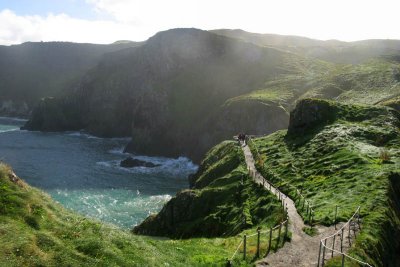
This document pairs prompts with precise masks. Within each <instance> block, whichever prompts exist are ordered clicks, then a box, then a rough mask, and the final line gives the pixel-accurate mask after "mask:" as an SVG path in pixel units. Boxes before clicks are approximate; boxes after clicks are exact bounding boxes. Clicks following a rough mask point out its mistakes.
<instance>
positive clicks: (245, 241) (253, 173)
mask: <svg viewBox="0 0 400 267" xmlns="http://www.w3.org/2000/svg"><path fill="white" fill-rule="evenodd" d="M248 174H249V176H250V177H252V178H253V180H254V181H255V182H256V183H257V184H260V185H263V187H265V188H266V189H268V190H269V191H271V192H272V193H273V194H275V195H276V196H277V197H278V199H279V200H280V202H281V205H282V207H283V210H284V212H285V215H286V220H285V221H283V222H281V223H280V224H278V225H276V226H275V227H273V228H270V229H269V230H266V231H260V229H258V230H257V232H256V233H254V234H251V235H244V236H243V240H242V241H241V242H240V243H239V245H238V247H237V249H236V250H235V252H234V253H233V254H232V256H231V257H230V258H228V259H227V266H232V263H233V261H234V259H235V257H236V255H237V254H238V252H239V250H240V248H241V247H242V251H243V260H245V259H246V257H247V247H248V245H249V241H250V240H249V238H252V237H255V236H257V242H256V245H255V246H256V253H255V258H259V257H260V247H261V245H262V244H261V243H262V242H261V235H263V236H268V237H269V241H268V243H267V247H268V248H267V251H266V254H265V255H268V254H269V252H270V250H271V246H272V236H273V231H275V230H277V229H278V235H277V237H276V245H275V249H277V248H278V247H279V244H280V242H284V240H285V239H287V236H288V224H289V217H288V212H287V205H285V198H286V195H285V194H283V193H282V192H281V191H280V190H279V189H278V188H277V187H276V186H275V185H273V184H272V183H271V182H269V181H268V180H266V179H265V178H264V177H263V176H262V175H260V174H259V173H258V172H257V171H256V170H255V171H254V170H251V169H250V168H249V169H248ZM282 227H284V229H285V232H284V233H283V238H281V235H282Z"/></svg>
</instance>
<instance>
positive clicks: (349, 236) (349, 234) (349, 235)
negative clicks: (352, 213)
mask: <svg viewBox="0 0 400 267" xmlns="http://www.w3.org/2000/svg"><path fill="white" fill-rule="evenodd" d="M348 238H349V247H351V233H350V222H349V233H348Z"/></svg>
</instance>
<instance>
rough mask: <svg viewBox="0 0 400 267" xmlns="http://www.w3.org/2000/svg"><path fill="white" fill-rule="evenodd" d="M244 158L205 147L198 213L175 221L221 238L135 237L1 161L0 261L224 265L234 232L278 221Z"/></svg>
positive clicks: (226, 148)
mask: <svg viewBox="0 0 400 267" xmlns="http://www.w3.org/2000/svg"><path fill="white" fill-rule="evenodd" d="M241 160H242V154H241V151H240V148H239V147H238V146H237V145H236V144H235V143H233V142H224V143H222V144H220V145H218V146H216V147H215V148H214V149H213V150H211V151H210V152H209V153H208V155H207V158H206V159H205V160H204V161H203V165H202V167H201V170H200V171H199V173H198V174H197V175H196V179H195V180H196V184H195V188H196V189H194V191H195V192H196V196H197V200H198V201H195V204H194V205H193V206H192V208H193V210H192V211H193V214H196V216H197V215H199V216H197V217H196V218H197V220H192V221H191V222H186V223H183V224H181V225H180V227H181V228H180V229H183V230H184V231H192V233H193V231H199V233H202V234H201V235H203V236H204V235H209V234H206V233H205V232H204V231H203V232H202V231H201V230H202V229H206V230H208V231H211V232H210V233H211V235H215V234H216V232H215V229H217V230H218V229H220V230H221V231H223V233H222V232H218V233H219V234H223V235H225V236H226V237H225V238H191V239H185V240H170V239H167V238H159V237H154V238H153V237H146V236H138V235H133V234H131V233H129V232H127V231H123V230H121V229H118V228H116V227H113V226H112V225H107V224H103V223H101V222H98V221H95V220H92V219H88V218H85V217H83V216H80V215H77V214H75V213H73V212H71V211H68V210H65V209H64V208H63V207H62V206H61V205H59V204H57V203H55V202H54V201H53V200H52V199H51V198H50V197H49V196H48V195H46V194H44V193H43V192H41V191H40V190H38V189H35V188H32V187H30V186H29V185H27V184H26V183H24V182H23V181H22V180H20V179H19V178H17V177H15V178H13V177H14V176H13V173H12V171H11V169H10V168H9V167H8V166H6V165H4V164H0V247H1V248H2V250H1V251H0V265H1V266H26V265H29V266H53V265H59V266H77V265H80V266H94V265H96V266H203V265H206V266H209V265H211V264H214V265H218V266H220V265H224V264H225V263H226V258H228V257H230V256H231V255H232V253H233V252H234V251H235V249H236V247H237V245H238V243H239V242H240V240H241V236H240V235H236V234H239V233H240V234H242V233H251V234H252V233H254V232H255V228H256V227H258V226H260V227H261V228H263V229H266V228H267V227H268V228H269V227H271V226H274V225H275V224H276V223H278V222H279V221H281V220H282V219H283V213H282V210H281V209H280V204H279V202H278V201H277V200H276V198H275V197H273V196H272V195H270V194H268V193H266V191H264V190H263V189H261V188H260V187H258V186H255V184H254V183H253V182H252V181H251V180H250V179H248V177H247V176H246V168H245V166H244V165H243V162H242V161H241ZM12 179H15V181H12ZM242 179H243V182H241V181H242ZM178 197H179V194H178ZM166 206H168V205H166ZM209 209H210V210H211V212H209V213H207V214H201V212H203V211H207V210H208V211H209ZM242 219H245V220H242ZM244 229H245V230H244ZM243 230H244V231H243ZM212 231H214V232H212ZM242 231H243V232H242ZM196 235H197V236H198V234H196ZM274 240H276V237H275V236H274ZM248 242H249V243H248V253H250V254H253V255H254V251H255V239H254V238H253V239H249V241H248ZM274 242H275V241H274ZM281 245H282V244H280V245H279V246H281ZM263 246H265V244H263ZM263 249H265V248H263ZM250 261H251V258H248V261H247V262H244V261H240V262H239V261H236V264H240V265H247V264H250Z"/></svg>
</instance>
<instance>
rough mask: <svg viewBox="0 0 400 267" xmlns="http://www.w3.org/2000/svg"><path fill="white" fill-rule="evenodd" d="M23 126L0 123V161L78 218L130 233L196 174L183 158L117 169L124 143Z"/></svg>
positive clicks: (18, 122) (17, 122)
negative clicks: (127, 229) (26, 129)
mask: <svg viewBox="0 0 400 267" xmlns="http://www.w3.org/2000/svg"><path fill="white" fill-rule="evenodd" d="M22 124H23V121H21V120H16V119H8V118H0V160H2V161H4V162H6V163H8V164H10V165H11V166H12V167H13V169H14V171H15V172H16V173H17V175H18V176H20V177H21V178H23V179H24V180H25V181H27V182H28V183H29V184H30V185H33V186H36V187H39V188H41V189H43V190H44V191H46V192H47V193H49V194H50V195H51V196H52V197H53V198H54V199H55V200H57V201H58V202H60V203H61V204H62V205H64V206H65V207H67V208H69V209H72V210H75V211H77V212H79V213H81V214H84V215H87V216H90V217H94V218H97V219H100V220H102V221H105V222H110V223H113V224H116V225H118V226H120V227H123V228H131V227H132V226H133V225H136V224H138V223H140V222H141V221H142V220H143V219H144V218H146V217H147V216H148V215H149V214H150V213H154V212H157V211H159V210H160V209H161V207H162V205H163V204H164V203H165V202H166V201H168V200H169V199H170V198H171V196H173V195H174V194H175V193H176V192H178V191H179V190H180V189H183V188H187V187H188V180H187V176H188V175H189V174H190V173H193V172H195V171H196V170H197V166H196V165H195V164H193V163H192V162H191V161H190V160H189V159H187V158H184V157H180V158H177V159H171V158H162V157H146V156H140V155H132V156H133V157H135V158H138V159H141V160H146V161H151V162H153V163H157V164H161V166H159V167H155V168H145V167H136V168H131V169H126V168H121V167H119V162H120V161H121V160H122V159H124V158H126V157H127V156H129V155H128V154H124V153H123V152H122V151H123V147H124V146H125V145H126V144H127V143H128V139H124V138H96V137H93V136H90V135H87V134H85V133H82V132H68V133H40V132H29V131H20V130H19V127H20V126H21V125H22Z"/></svg>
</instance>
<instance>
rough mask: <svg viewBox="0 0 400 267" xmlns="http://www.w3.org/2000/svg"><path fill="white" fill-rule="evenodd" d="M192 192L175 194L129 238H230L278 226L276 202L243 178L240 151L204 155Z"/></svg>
mask: <svg viewBox="0 0 400 267" xmlns="http://www.w3.org/2000/svg"><path fill="white" fill-rule="evenodd" d="M191 183H192V185H193V188H192V189H190V190H185V191H183V192H180V193H178V194H177V196H176V197H174V198H173V199H171V200H170V201H169V202H168V203H167V204H166V205H165V206H164V207H163V209H162V210H161V211H160V212H159V213H158V214H157V215H152V216H150V217H148V218H147V219H146V220H145V221H144V222H143V223H142V224H141V225H139V226H137V227H136V228H135V229H134V232H137V233H141V234H149V235H166V236H172V237H193V236H221V235H222V236H232V235H235V234H238V233H240V232H242V231H243V230H244V229H248V228H254V227H256V226H261V225H262V226H263V227H270V226H273V225H276V224H277V223H278V222H280V221H282V219H283V217H284V215H283V212H282V210H281V208H280V203H279V201H278V200H277V199H276V198H275V197H274V196H273V195H272V194H269V193H268V192H267V191H266V190H264V189H263V188H261V187H259V186H257V185H256V184H255V183H254V182H253V181H252V180H251V178H249V177H248V176H247V170H246V165H245V163H244V158H243V153H242V151H241V149H240V147H239V146H238V145H237V144H236V143H235V142H233V141H226V142H222V143H221V144H219V145H217V146H215V147H214V148H213V149H211V150H210V151H209V153H208V154H207V155H206V157H205V159H204V160H203V162H202V164H201V166H200V168H199V171H198V172H197V173H196V174H195V176H194V177H192V179H191Z"/></svg>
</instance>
